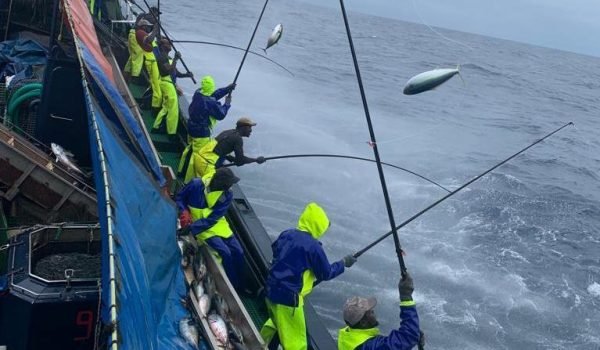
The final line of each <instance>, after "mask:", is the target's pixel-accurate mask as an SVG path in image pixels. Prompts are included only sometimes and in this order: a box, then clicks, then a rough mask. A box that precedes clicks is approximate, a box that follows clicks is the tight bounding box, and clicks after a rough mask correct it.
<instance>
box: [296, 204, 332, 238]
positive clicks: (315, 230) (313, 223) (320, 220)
mask: <svg viewBox="0 0 600 350" xmlns="http://www.w3.org/2000/svg"><path fill="white" fill-rule="evenodd" d="M328 228H329V218H328V217H327V214H326V213H325V210H323V208H321V207H320V206H319V205H318V204H317V203H314V202H311V203H308V205H307V206H306V208H304V212H302V215H300V219H298V227H297V229H298V230H300V231H304V232H308V233H310V234H311V236H313V238H314V239H319V238H321V237H322V236H323V235H324V234H325V231H327V229H328Z"/></svg>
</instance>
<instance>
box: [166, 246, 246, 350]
mask: <svg viewBox="0 0 600 350" xmlns="http://www.w3.org/2000/svg"><path fill="white" fill-rule="evenodd" d="M177 243H178V244H179V249H180V250H181V255H182V259H181V266H182V267H183V268H184V269H190V268H191V269H192V270H193V273H194V279H193V281H192V282H191V283H190V284H189V287H190V290H191V293H190V295H189V298H190V299H191V298H194V301H195V302H197V304H198V306H199V314H198V315H196V314H195V313H194V312H192V313H191V315H192V316H191V317H186V318H184V319H182V320H181V321H180V322H179V331H180V333H181V336H182V337H183V338H184V339H185V340H186V342H188V343H189V344H190V345H192V346H193V347H194V348H195V349H199V342H200V340H201V337H200V334H199V331H198V329H199V325H200V324H201V323H202V320H201V319H200V318H202V319H204V320H206V321H207V323H208V325H209V327H210V332H212V334H213V335H214V337H215V339H216V340H217V342H218V344H216V345H217V346H219V347H220V348H222V349H247V347H246V346H245V345H244V337H243V334H242V332H241V331H240V329H239V328H238V327H237V326H236V325H235V322H234V321H233V318H232V316H233V315H232V314H231V310H230V309H229V305H227V302H226V301H225V299H223V296H222V295H221V294H219V292H218V291H217V288H216V286H215V281H214V279H213V277H212V276H211V275H210V274H209V273H208V270H207V268H206V263H205V260H204V257H203V256H202V253H201V252H200V251H199V249H198V245H197V243H196V240H195V239H194V238H193V237H192V236H191V235H181V236H179V237H178V240H177ZM190 301H191V302H192V303H193V302H194V301H192V300H190ZM205 331H206V332H208V330H205Z"/></svg>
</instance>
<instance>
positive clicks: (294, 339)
mask: <svg viewBox="0 0 600 350" xmlns="http://www.w3.org/2000/svg"><path fill="white" fill-rule="evenodd" d="M297 228H298V230H301V231H304V232H309V233H310V234H311V235H312V236H313V238H315V239H319V238H321V237H322V236H323V235H324V234H325V232H326V231H327V229H328V228H329V218H328V217H327V214H326V213H325V211H324V210H323V208H321V207H320V206H319V205H317V204H316V203H309V204H308V205H307V206H306V208H305V209H304V212H303V213H302V214H301V215H300V218H299V220H298V226H297ZM316 280H317V278H316V277H315V274H314V273H313V272H312V270H310V269H309V270H305V271H304V273H303V274H302V289H301V290H300V294H299V295H298V306H297V307H292V306H286V305H281V304H274V303H272V302H271V301H269V299H268V298H267V299H265V302H266V304H267V309H268V310H269V317H270V318H269V319H268V320H267V322H265V324H264V325H263V327H262V329H261V330H260V335H261V336H262V338H263V339H264V340H265V343H267V344H269V343H270V342H271V340H272V339H273V337H274V336H275V334H278V335H279V341H280V342H281V346H282V347H283V348H284V349H285V350H306V349H307V348H308V343H307V339H306V322H305V319H304V297H306V296H307V295H308V294H310V292H312V289H313V286H314V284H315V281H316Z"/></svg>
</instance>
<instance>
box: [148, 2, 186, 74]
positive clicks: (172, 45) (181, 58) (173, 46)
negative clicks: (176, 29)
mask: <svg viewBox="0 0 600 350" xmlns="http://www.w3.org/2000/svg"><path fill="white" fill-rule="evenodd" d="M143 1H144V4H145V5H146V7H147V8H148V13H149V14H151V15H152V17H153V18H154V20H155V21H156V24H158V27H159V28H160V30H161V31H162V32H163V34H164V35H165V38H166V39H167V40H168V41H169V44H171V47H172V48H173V50H174V51H175V53H177V52H179V51H177V49H176V48H175V45H174V44H173V40H171V39H170V38H169V36H168V35H167V32H166V31H165V29H164V28H163V26H162V24H160V21H159V20H158V18H157V17H156V16H155V15H154V13H152V11H151V10H150V5H148V1H146V0H143ZM179 61H181V64H182V65H183V68H185V70H186V71H187V72H188V73H191V71H190V69H189V68H188V66H187V65H186V64H185V62H184V61H183V57H181V56H180V58H179ZM190 78H192V81H193V82H194V84H196V78H194V75H193V73H192V76H191V77H190Z"/></svg>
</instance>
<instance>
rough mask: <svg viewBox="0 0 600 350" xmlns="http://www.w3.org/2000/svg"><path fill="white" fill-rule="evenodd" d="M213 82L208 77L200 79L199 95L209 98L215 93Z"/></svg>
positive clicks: (211, 78)
mask: <svg viewBox="0 0 600 350" xmlns="http://www.w3.org/2000/svg"><path fill="white" fill-rule="evenodd" d="M215 90H216V88H215V80H214V79H213V77H211V76H210V75H207V76H205V77H204V78H202V81H201V82H200V93H201V94H202V95H204V96H210V95H212V94H213V92H215Z"/></svg>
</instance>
